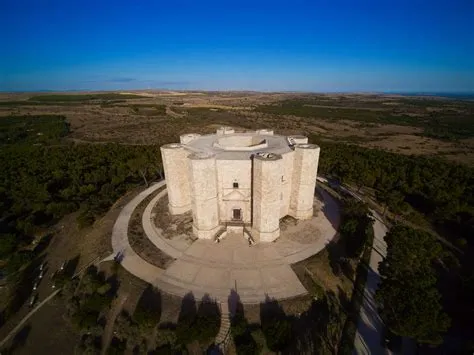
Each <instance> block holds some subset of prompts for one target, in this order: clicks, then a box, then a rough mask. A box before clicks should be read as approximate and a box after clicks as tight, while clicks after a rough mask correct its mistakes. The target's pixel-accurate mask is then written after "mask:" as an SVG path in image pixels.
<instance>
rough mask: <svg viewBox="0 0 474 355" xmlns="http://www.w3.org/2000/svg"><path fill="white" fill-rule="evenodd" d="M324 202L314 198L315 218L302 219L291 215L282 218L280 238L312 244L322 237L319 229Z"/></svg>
mask: <svg viewBox="0 0 474 355" xmlns="http://www.w3.org/2000/svg"><path fill="white" fill-rule="evenodd" d="M321 205H322V203H321V202H320V201H319V200H318V199H317V197H316V198H315V199H314V205H313V218H311V219H308V220H305V221H302V220H297V219H295V218H293V217H291V216H285V217H283V218H282V219H281V220H280V231H281V233H280V238H279V240H292V241H294V242H298V243H301V244H312V243H314V242H316V241H317V240H319V239H320V238H321V231H320V229H319V225H320V219H321V218H323V217H324V216H323V214H322V213H321Z"/></svg>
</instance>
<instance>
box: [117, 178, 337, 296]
mask: <svg viewBox="0 0 474 355" xmlns="http://www.w3.org/2000/svg"><path fill="white" fill-rule="evenodd" d="M164 185H165V182H164V181H162V182H160V183H158V184H156V185H153V186H151V187H150V188H148V189H147V190H145V191H143V192H142V193H141V194H139V195H138V196H137V197H135V198H134V199H133V200H132V201H131V202H130V203H129V204H128V205H126V206H125V208H124V209H123V210H122V212H121V213H120V216H119V218H118V219H117V222H116V224H115V226H114V229H113V233H112V245H113V249H114V253H118V254H120V255H121V258H122V262H121V263H122V265H123V266H124V268H125V269H127V270H128V271H129V272H131V273H132V274H134V275H135V276H137V277H139V278H141V279H143V280H145V281H146V282H148V283H150V284H152V285H154V286H156V287H158V288H159V289H160V290H162V291H164V292H167V293H170V294H173V295H177V296H181V297H182V296H184V295H185V294H186V293H188V292H192V293H193V295H194V297H196V298H197V299H199V298H202V297H203V296H205V295H208V296H210V297H211V298H214V299H216V300H218V301H220V302H226V301H227V298H228V296H229V294H230V291H231V290H236V291H237V292H238V294H239V296H240V299H241V301H242V302H243V303H259V302H262V301H264V300H265V299H267V298H268V297H269V298H275V299H286V298H292V297H295V296H299V295H303V294H306V293H307V291H306V289H305V288H304V287H303V285H302V284H301V282H300V281H299V279H298V277H297V276H296V274H295V273H294V272H293V270H292V269H291V266H290V264H291V263H295V262H297V261H300V260H303V259H306V258H307V257H309V256H311V255H314V254H316V253H317V252H319V251H320V250H321V249H323V248H324V247H325V246H326V244H327V243H328V242H329V241H330V240H331V239H332V238H333V237H334V235H335V234H336V231H335V229H334V227H333V226H332V224H333V223H332V222H333V221H332V222H330V221H329V220H328V219H327V218H322V217H321V218H322V219H321V220H322V222H321V223H322V224H323V225H324V228H323V231H324V236H325V237H324V238H320V239H319V240H317V242H315V243H312V244H301V243H297V242H295V241H292V240H281V241H277V242H276V243H268V244H257V245H253V246H252V247H249V245H248V242H247V241H246V240H245V239H244V238H243V237H242V236H237V235H232V234H229V235H228V236H226V237H225V238H224V239H223V240H222V241H221V242H220V243H214V242H213V241H209V240H197V241H195V242H194V243H192V244H191V245H188V244H184V243H181V244H180V243H176V241H170V240H169V239H165V238H164V237H163V236H162V235H161V233H160V230H159V229H158V228H156V226H155V225H154V222H153V215H152V210H153V207H154V206H155V205H156V203H157V202H158V200H159V199H160V198H162V197H164V196H165V195H166V193H167V192H166V190H163V191H161V192H160V193H158V194H157V196H155V197H154V198H153V199H152V200H151V201H150V203H149V204H148V206H147V207H146V209H145V211H144V213H143V216H142V224H143V228H144V231H145V234H146V235H147V237H148V238H149V239H150V241H151V242H152V243H153V244H154V245H155V246H156V247H157V248H159V249H160V250H161V251H163V252H165V253H166V254H168V255H170V256H171V257H173V258H174V259H175V260H174V262H173V263H172V264H171V265H170V266H169V267H168V268H167V269H166V270H163V269H160V268H158V267H155V266H153V265H151V264H149V263H147V262H146V261H145V260H143V259H141V258H140V257H139V256H138V255H137V254H136V253H135V252H134V251H133V250H132V248H131V247H130V244H129V243H128V237H127V230H128V222H129V220H130V217H131V215H132V213H133V210H134V209H135V208H136V207H137V206H138V205H139V204H140V202H141V201H143V200H144V199H145V198H146V197H147V196H149V195H150V194H152V193H153V192H155V191H157V190H158V189H159V188H161V187H162V186H164ZM331 203H333V201H332V202H331V201H330V202H326V204H327V206H326V208H328V206H329V205H331ZM329 207H330V208H332V207H333V206H329ZM324 221H326V222H325V224H324V223H323V222H324ZM282 239H283V238H282Z"/></svg>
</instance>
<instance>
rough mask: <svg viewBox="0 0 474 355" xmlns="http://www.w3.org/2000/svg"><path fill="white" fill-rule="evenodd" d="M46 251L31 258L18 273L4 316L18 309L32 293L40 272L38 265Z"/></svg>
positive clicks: (6, 316)
mask: <svg viewBox="0 0 474 355" xmlns="http://www.w3.org/2000/svg"><path fill="white" fill-rule="evenodd" d="M46 255H47V254H46V253H45V254H43V255H41V256H40V257H37V258H36V259H33V260H32V261H31V262H30V263H29V264H28V265H27V267H26V268H25V269H24V270H23V271H22V272H20V273H19V274H18V276H19V278H18V281H17V282H16V283H15V290H14V293H15V297H13V298H11V302H10V303H9V304H8V306H7V308H6V312H5V318H8V317H9V316H10V315H12V314H14V313H16V312H18V311H19V309H20V308H21V307H22V306H23V305H24V304H25V302H26V301H27V300H28V299H29V298H30V297H31V296H32V295H33V293H34V291H33V285H34V284H35V282H38V281H39V280H38V275H39V273H40V271H39V266H40V265H41V264H42V263H43V261H44V259H45V257H46Z"/></svg>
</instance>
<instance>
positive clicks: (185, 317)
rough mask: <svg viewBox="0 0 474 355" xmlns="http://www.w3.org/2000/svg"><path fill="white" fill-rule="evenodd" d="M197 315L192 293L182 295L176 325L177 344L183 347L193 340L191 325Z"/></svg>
mask: <svg viewBox="0 0 474 355" xmlns="http://www.w3.org/2000/svg"><path fill="white" fill-rule="evenodd" d="M196 315H197V306H196V299H195V298H194V294H193V293H192V292H188V293H187V294H185V295H184V297H183V299H182V301H181V309H180V311H179V315H178V323H177V324H176V340H177V343H178V344H180V345H181V346H183V347H185V346H186V345H188V344H189V343H190V342H191V341H192V340H193V332H194V329H193V325H194V320H195V318H196Z"/></svg>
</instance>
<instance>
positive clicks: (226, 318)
mask: <svg viewBox="0 0 474 355" xmlns="http://www.w3.org/2000/svg"><path fill="white" fill-rule="evenodd" d="M220 306H221V327H220V328H219V333H217V336H216V339H215V340H214V344H216V345H217V347H218V348H219V350H220V351H221V353H222V354H225V352H226V350H227V346H228V345H229V342H230V341H231V334H230V314H229V306H228V304H227V302H223V303H221V304H220Z"/></svg>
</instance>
